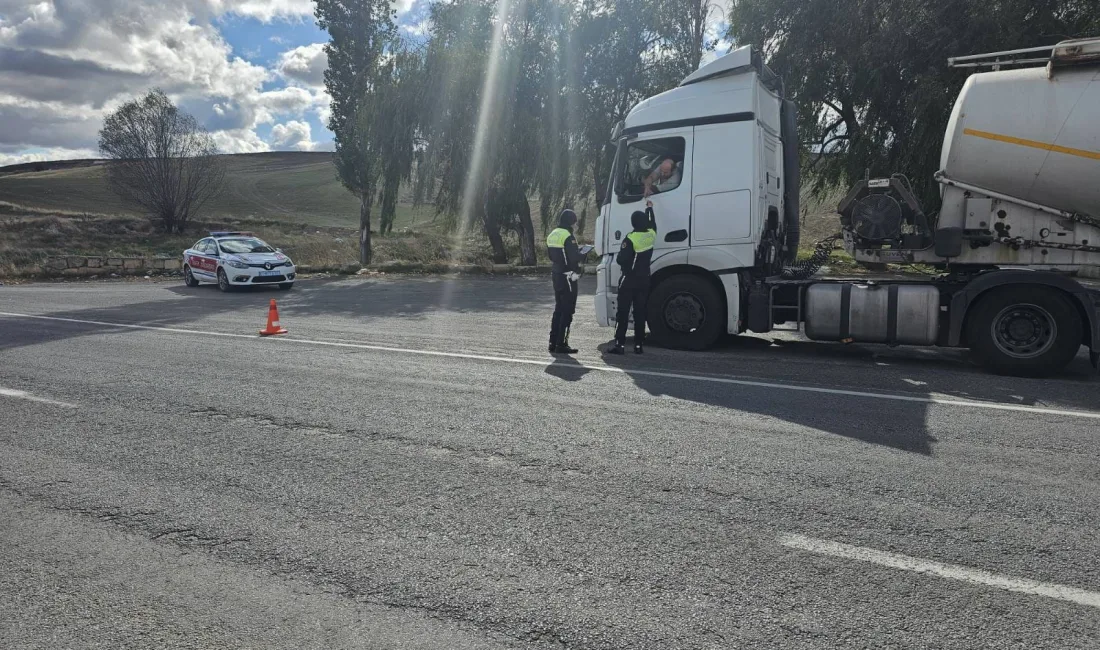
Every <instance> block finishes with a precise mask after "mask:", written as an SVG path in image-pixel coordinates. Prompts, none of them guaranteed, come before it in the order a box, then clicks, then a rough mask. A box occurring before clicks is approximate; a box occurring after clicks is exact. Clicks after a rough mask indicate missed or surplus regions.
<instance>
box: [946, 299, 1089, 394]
mask: <svg viewBox="0 0 1100 650" xmlns="http://www.w3.org/2000/svg"><path fill="white" fill-rule="evenodd" d="M1083 331H1084V330H1083V326H1082V324H1081V316H1080V315H1079V314H1078V313H1077V309H1076V308H1075V307H1074V306H1073V303H1071V302H1070V301H1069V298H1068V297H1066V296H1065V295H1064V294H1063V293H1061V292H1059V291H1056V290H1052V289H1044V288H1038V287H1021V286H1019V285H1016V286H1008V287H1001V288H998V289H993V290H991V291H990V292H989V293H988V294H987V295H984V296H982V297H981V298H980V299H979V300H978V304H977V305H975V306H974V307H972V308H971V312H970V314H969V316H968V317H967V329H966V337H967V341H969V343H970V351H971V352H972V353H973V354H974V356H975V357H976V358H977V360H978V361H979V362H980V363H981V364H982V365H984V366H986V367H988V368H990V369H992V370H993V371H994V372H997V373H1000V374H1004V375H1015V376H1017V377H1045V376H1047V375H1051V374H1054V373H1056V372H1058V371H1060V370H1062V369H1063V368H1065V367H1066V365H1068V364H1069V362H1070V361H1072V360H1073V357H1075V356H1077V351H1078V349H1080V347H1081V342H1082V338H1083V337H1082V334H1083Z"/></svg>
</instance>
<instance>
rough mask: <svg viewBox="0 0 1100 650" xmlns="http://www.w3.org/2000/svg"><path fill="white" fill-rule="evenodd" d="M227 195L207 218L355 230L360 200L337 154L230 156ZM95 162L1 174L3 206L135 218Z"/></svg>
mask: <svg viewBox="0 0 1100 650" xmlns="http://www.w3.org/2000/svg"><path fill="white" fill-rule="evenodd" d="M225 158H226V163H227V165H228V169H227V174H226V188H225V190H224V191H223V192H222V194H221V196H219V197H218V198H217V199H216V200H215V201H213V202H212V203H211V204H210V205H208V206H207V208H206V210H205V212H204V214H203V215H202V216H201V218H203V219H234V220H250V221H251V220H260V221H269V220H274V221H286V222H293V223H305V224H310V225H316V226H326V227H345V228H355V227H357V226H358V224H359V201H358V199H356V198H355V197H354V196H352V195H351V194H350V193H349V192H348V191H347V190H345V189H344V188H343V186H341V185H340V183H339V181H337V180H336V175H335V170H334V169H333V166H332V154H329V153H296V152H278V153H262V154H241V155H233V156H226V157H225ZM104 172H105V170H104V167H103V165H102V164H101V163H99V162H98V161H76V162H60V163H32V164H27V165H17V166H13V167H4V168H0V202H6V203H11V204H15V205H21V206H25V207H28V208H31V209H37V210H50V211H58V212H66V213H76V214H80V213H84V212H89V213H96V214H111V215H132V214H133V209H132V208H129V207H128V206H126V205H124V204H123V203H122V202H121V201H119V199H118V197H117V196H115V195H114V194H113V193H112V192H111V190H110V189H109V188H108V187H107V184H106V182H105V173H104ZM432 215H433V211H432V209H431V208H423V209H420V210H413V208H412V206H410V205H399V206H398V215H397V220H396V226H397V227H398V228H401V227H425V226H427V225H428V224H429V223H430V222H431V220H432Z"/></svg>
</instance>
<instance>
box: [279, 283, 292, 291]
mask: <svg viewBox="0 0 1100 650" xmlns="http://www.w3.org/2000/svg"><path fill="white" fill-rule="evenodd" d="M279 288H280V289H282V290H283V291H290V290H291V289H293V288H294V283H293V282H283V283H280V284H279Z"/></svg>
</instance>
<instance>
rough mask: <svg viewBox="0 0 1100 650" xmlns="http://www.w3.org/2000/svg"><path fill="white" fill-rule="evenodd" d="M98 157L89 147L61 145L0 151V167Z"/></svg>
mask: <svg viewBox="0 0 1100 650" xmlns="http://www.w3.org/2000/svg"><path fill="white" fill-rule="evenodd" d="M99 157H100V156H99V153H98V152H96V151H93V150H91V149H65V148H61V147H55V148H51V149H44V150H42V151H34V152H31V153H18V154H6V153H3V152H0V167H6V166H8V165H21V164H23V163H31V162H45V161H48V160H85V159H88V158H99Z"/></svg>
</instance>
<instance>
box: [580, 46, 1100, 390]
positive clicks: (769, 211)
mask: <svg viewBox="0 0 1100 650" xmlns="http://www.w3.org/2000/svg"><path fill="white" fill-rule="evenodd" d="M1038 52H1041V53H1042V54H1043V56H1042V57H1039V55H1038V54H1037V53H1038ZM1048 55H1049V56H1048ZM949 63H950V64H951V65H955V66H959V67H975V68H982V67H989V68H991V70H990V71H987V72H978V73H977V74H974V75H972V76H971V77H970V78H969V79H968V80H967V82H966V84H965V86H964V87H963V90H962V92H961V93H960V94H959V97H958V98H957V100H956V102H955V107H954V112H953V114H952V116H951V120H950V123H949V125H948V129H947V134H946V136H945V138H944V142H943V148H942V155H941V163H940V169H939V170H936V171H935V174H934V177H935V179H936V180H937V181H938V182H939V183H940V185H941V194H942V205H941V208H940V210H939V213H938V214H928V213H926V212H925V211H924V209H923V208H922V206H921V205H920V203H919V201H918V200H917V198H916V197H915V196H914V195H913V193H912V191H911V189H910V187H909V183H908V181H907V179H905V178H904V177H903V176H900V175H894V176H891V177H887V178H877V179H871V178H868V179H864V180H863V181H860V182H858V183H856V185H855V186H854V187H853V188H852V190H851V192H850V193H849V194H848V196H847V197H846V198H845V199H844V200H843V201H842V202H841V204H840V206H839V212H840V223H839V224H838V226H839V230H840V233H841V235H842V239H843V244H844V248H845V249H846V250H847V251H848V253H849V254H851V255H852V257H854V258H855V259H856V260H857V261H859V262H861V263H865V264H868V265H871V264H874V265H881V264H884V263H921V264H926V265H932V266H935V267H937V268H939V269H941V270H942V271H943V273H942V275H940V276H939V277H937V278H935V279H930V280H913V281H905V280H887V279H883V280H872V279H868V278H867V277H860V278H851V279H843V278H821V277H815V276H814V275H813V272H814V271H815V270H816V268H815V265H809V264H805V263H801V264H796V263H795V256H796V255H797V252H798V244H799V230H798V226H799V207H798V197H799V188H800V179H799V166H798V165H799V155H800V147H799V139H798V133H797V125H796V123H795V111H794V107H793V105H792V104H791V102H790V101H788V100H786V99H785V98H784V97H783V85H782V82H781V80H780V79H779V78H778V77H777V76H776V75H775V74H774V73H773V72H772V71H771V70H769V69H768V67H767V66H766V65H765V64H764V62H763V61H762V60H761V58H760V55H759V54H758V53H757V52H756V51H755V50H753V49H752V48H751V47H742V48H739V49H737V50H734V51H733V52H730V53H729V54H727V55H725V56H723V57H721V58H719V59H717V60H715V61H713V62H711V63H709V64H707V65H705V66H703V67H701V68H700V69H699V70H698V71H696V72H695V73H693V74H691V75H690V76H688V77H687V78H685V79H684V80H683V82H681V83H680V85H679V86H678V87H676V88H673V89H672V90H669V91H667V92H665V93H662V94H660V95H657V96H655V97H651V98H649V99H646V100H644V101H642V102H641V103H639V104H638V105H637V106H635V107H634V108H633V110H631V112H630V114H629V115H628V116H627V117H626V120H625V121H624V122H622V123H621V124H619V125H617V126H616V129H615V133H614V134H613V136H612V139H613V142H614V144H615V146H616V155H615V161H614V164H613V166H612V173H611V178H610V180H609V182H608V187H607V192H606V193H605V199H604V204H603V205H602V206H601V210H600V216H599V218H598V219H597V222H596V233H595V236H596V252H597V254H598V255H600V263H599V266H598V271H597V293H596V314H597V318H598V320H599V322H600V324H601V325H603V326H613V325H614V324H615V322H614V320H615V312H616V297H617V287H618V282H619V273H618V267H617V265H616V264H615V260H614V256H615V253H616V252H617V251H618V250H619V247H620V245H621V243H622V241H623V239H624V238H625V236H626V235H627V233H629V232H630V228H631V226H630V215H631V214H632V213H633V212H634V211H635V210H643V209H644V206H645V193H646V187H647V185H648V186H650V187H652V188H653V189H654V192H653V193H652V195H651V196H650V197H649V198H650V200H652V202H653V207H654V212H655V214H656V217H657V235H658V236H657V243H656V246H655V250H654V255H653V264H652V269H653V280H652V285H651V286H652V289H651V293H650V299H649V312H648V318H647V320H648V324H649V328H650V331H651V334H650V336H651V337H653V338H654V339H656V340H658V341H659V342H661V343H662V344H664V345H666V346H669V347H673V348H680V349H691V350H701V349H705V348H707V347H709V346H710V345H712V344H713V343H715V342H716V341H717V340H718V339H719V337H721V336H722V335H725V334H739V333H742V332H745V331H752V332H768V331H770V330H771V329H772V328H773V327H774V326H775V325H780V324H784V323H793V324H795V325H797V326H798V327H800V328H801V329H802V330H803V331H804V333H805V334H806V336H807V337H809V338H811V339H814V340H823V341H855V342H866V343H884V344H888V345H901V344H906V345H939V346H950V347H969V348H970V349H971V350H972V352H973V354H974V356H975V358H976V359H977V360H979V361H980V362H982V363H984V364H985V365H987V366H988V367H990V368H991V369H993V370H995V371H997V372H1002V373H1007V374H1018V375H1045V374H1050V373H1053V372H1057V371H1059V370H1061V369H1062V368H1063V367H1065V365H1066V364H1068V363H1069V362H1070V360H1072V359H1073V357H1074V356H1076V354H1077V353H1078V351H1079V349H1080V347H1081V346H1082V345H1085V346H1088V348H1089V351H1090V353H1091V354H1090V356H1091V359H1092V362H1093V365H1094V367H1095V366H1096V365H1097V363H1098V361H1100V292H1098V291H1096V290H1094V289H1092V288H1089V287H1088V286H1087V285H1086V284H1085V283H1083V282H1081V281H1078V279H1076V276H1085V275H1092V277H1096V276H1097V275H1100V39H1090V40H1082V41H1068V42H1064V43H1060V44H1058V45H1056V46H1053V47H1048V48H1035V49H1031V50H1017V51H1008V52H998V53H993V54H988V55H975V56H970V57H960V58H958V59H953V60H951V61H950V62H949ZM1020 66H1023V67H1020ZM1004 68H1006V69H1004ZM662 165H663V172H658V173H655V170H657V169H658V168H661V167H662Z"/></svg>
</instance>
